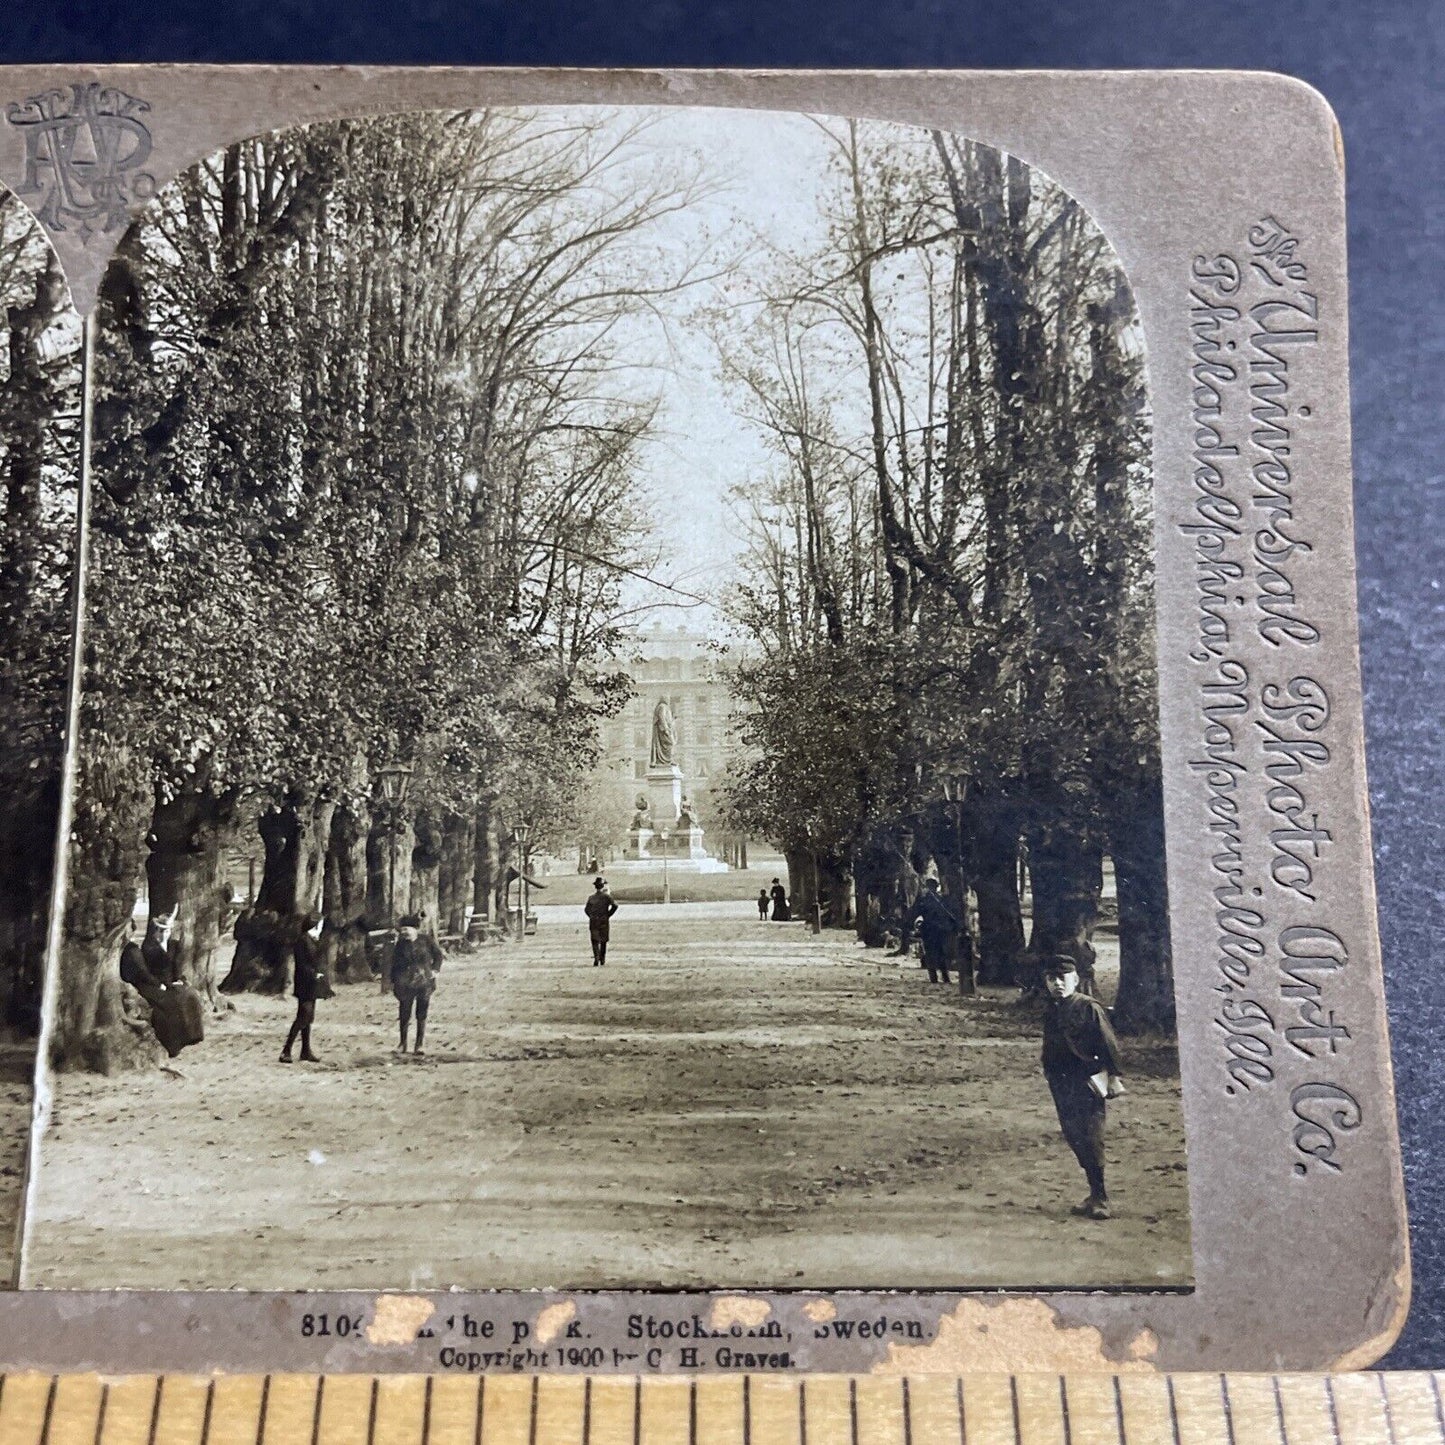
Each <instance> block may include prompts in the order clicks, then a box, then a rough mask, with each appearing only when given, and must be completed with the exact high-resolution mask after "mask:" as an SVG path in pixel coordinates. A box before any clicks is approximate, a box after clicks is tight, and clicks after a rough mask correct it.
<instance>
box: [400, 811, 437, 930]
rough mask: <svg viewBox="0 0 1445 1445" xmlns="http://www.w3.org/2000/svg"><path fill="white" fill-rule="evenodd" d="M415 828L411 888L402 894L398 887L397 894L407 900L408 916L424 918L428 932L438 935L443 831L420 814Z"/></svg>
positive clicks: (425, 815)
mask: <svg viewBox="0 0 1445 1445" xmlns="http://www.w3.org/2000/svg"><path fill="white" fill-rule="evenodd" d="M412 827H413V842H412V850H411V880H410V886H409V888H408V889H407V891H406V892H405V893H403V892H401V889H400V885H398V890H397V891H398V894H399V896H401V897H403V898H406V899H407V912H408V913H419V914H421V915H422V919H423V922H424V925H425V929H426V932H428V933H436V932H437V931H438V928H439V927H440V924H439V920H440V917H441V904H440V897H439V893H440V882H441V876H440V875H441V861H442V830H441V828H440V827H438V825H437V824H436V822H435V821H434V820H433V819H432V817H431V816H430V814H427V813H422V814H419V815H418V817H417V819H416V821H415V823H414V824H413V825H412Z"/></svg>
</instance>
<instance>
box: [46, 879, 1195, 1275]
mask: <svg viewBox="0 0 1445 1445" xmlns="http://www.w3.org/2000/svg"><path fill="white" fill-rule="evenodd" d="M576 918H577V914H576V911H575V910H565V911H563V910H557V912H556V914H553V913H551V912H548V911H545V910H544V912H543V926H542V928H541V930H540V932H539V934H538V935H537V936H536V937H535V938H533V939H529V940H528V941H527V943H526V945H525V946H524V947H522V948H509V949H501V948H497V949H492V950H488V951H483V952H478V953H476V954H473V955H471V956H469V957H464V958H457V959H452V960H449V961H448V963H447V966H446V968H445V969H444V970H443V973H442V976H441V980H440V983H439V985H438V989H437V993H436V996H435V999H434V1001H433V1007H432V1023H431V1030H432V1032H431V1034H430V1035H429V1036H428V1039H427V1043H428V1046H429V1048H428V1054H427V1056H426V1058H425V1059H423V1060H419V1061H416V1060H411V1059H399V1058H396V1057H394V1056H393V1055H392V1054H391V1052H390V1050H391V1048H392V1046H393V1044H394V1042H395V1038H394V1027H395V1024H394V1009H395V1005H394V1003H393V1001H392V1000H391V998H390V997H389V996H386V997H383V996H380V995H378V993H377V992H376V991H375V990H374V989H373V988H372V987H369V986H355V987H352V988H348V989H344V990H342V991H341V993H340V995H339V996H338V997H337V998H335V999H332V1000H329V1001H326V1002H323V1003H321V1004H320V1005H319V1020H318V1028H317V1041H316V1046H317V1049H318V1052H319V1053H320V1054H321V1056H322V1060H323V1062H322V1063H321V1064H319V1065H309V1066H304V1065H300V1064H296V1065H293V1066H291V1067H290V1068H287V1067H285V1066H282V1065H280V1064H278V1063H277V1061H276V1056H277V1053H278V1052H279V1047H280V1042H281V1039H282V1037H283V1036H284V1033H285V1029H286V1023H287V1020H288V1017H289V1014H290V1003H289V1000H286V1001H283V1000H275V999H271V1000H267V999H257V998H244V999H242V1000H241V1001H240V1006H239V1008H238V1010H237V1012H236V1013H235V1014H234V1015H232V1016H231V1017H229V1018H227V1019H224V1020H220V1021H218V1022H217V1023H216V1024H215V1026H214V1027H213V1028H212V1030H211V1033H210V1036H209V1037H208V1038H207V1040H206V1042H205V1044H203V1045H201V1046H200V1047H198V1048H196V1049H192V1050H190V1051H188V1052H187V1053H186V1054H184V1055H183V1056H182V1058H181V1059H180V1060H179V1061H178V1065H179V1069H180V1072H181V1075H182V1077H179V1078H177V1077H172V1076H171V1075H169V1074H166V1073H155V1074H149V1075H139V1076H130V1077H125V1078H119V1079H103V1078H94V1077H77V1076H67V1077H64V1078H61V1079H60V1080H58V1087H57V1101H56V1111H55V1113H56V1123H55V1125H54V1127H53V1128H52V1130H51V1133H50V1135H49V1136H48V1137H47V1139H46V1141H45V1145H44V1162H43V1166H42V1170H41V1178H40V1190H39V1198H38V1207H37V1211H36V1215H35V1217H34V1219H33V1221H32V1226H31V1230H30V1235H29V1243H28V1252H27V1268H26V1283H27V1284H30V1285H37V1286H72V1287H78V1286H85V1287H92V1288H94V1287H101V1286H136V1287H148V1288H164V1287H186V1286H190V1287H203V1288H204V1287H220V1288H226V1287H246V1288H253V1289H288V1288H289V1289H294V1288H298V1287H306V1286H313V1287H333V1288H339V1287H347V1288H384V1287H392V1288H419V1287H444V1286H448V1285H459V1286H465V1287H471V1288H487V1287H496V1288H511V1287H519V1288H525V1287H540V1286H574V1287H599V1286H617V1285H642V1286H647V1285H660V1286H667V1287H674V1288H675V1287H683V1286H698V1285H723V1286H739V1287H744V1286H753V1287H765V1286H766V1287H803V1286H807V1287H844V1286H876V1287H886V1286H898V1287H909V1286H911V1287H949V1286H982V1285H1032V1286H1049V1285H1059V1286H1066V1285H1110V1284H1112V1285H1124V1284H1133V1285H1153V1286H1159V1285H1179V1284H1184V1283H1187V1282H1188V1279H1189V1273H1190V1262H1189V1245H1188V1219H1187V1214H1188V1204H1187V1190H1186V1183H1185V1173H1184V1147H1183V1133H1182V1123H1181V1118H1180V1110H1179V1084H1178V1077H1177V1067H1176V1062H1175V1058H1174V1054H1173V1051H1172V1049H1165V1048H1158V1047H1156V1048H1153V1049H1143V1048H1140V1047H1137V1046H1136V1047H1132V1048H1130V1049H1129V1050H1128V1055H1127V1057H1128V1063H1129V1065H1130V1078H1129V1088H1130V1092H1129V1094H1128V1096H1127V1097H1126V1098H1125V1099H1123V1100H1121V1101H1119V1103H1118V1104H1115V1105H1111V1119H1110V1127H1111V1137H1110V1154H1111V1158H1112V1160H1113V1161H1114V1162H1113V1164H1112V1167H1111V1180H1110V1182H1111V1192H1112V1193H1113V1194H1114V1195H1115V1196H1116V1200H1117V1217H1116V1218H1115V1219H1113V1220H1111V1221H1109V1222H1107V1223H1090V1222H1086V1221H1081V1220H1078V1219H1074V1218H1072V1217H1071V1216H1070V1214H1069V1212H1068V1206H1069V1205H1070V1204H1072V1203H1074V1202H1076V1201H1077V1200H1078V1199H1079V1198H1080V1197H1081V1196H1082V1194H1083V1193H1084V1188H1083V1179H1082V1175H1081V1173H1080V1171H1079V1170H1078V1167H1077V1166H1076V1165H1075V1163H1074V1161H1073V1159H1072V1157H1071V1156H1070V1155H1069V1154H1068V1152H1067V1150H1066V1149H1065V1147H1064V1145H1063V1142H1062V1140H1061V1139H1060V1138H1059V1135H1058V1129H1057V1125H1056V1123H1055V1121H1054V1117H1053V1112H1052V1108H1051V1106H1050V1104H1049V1099H1048V1093H1047V1090H1046V1088H1045V1087H1044V1084H1043V1081H1042V1078H1041V1076H1040V1074H1039V1071H1038V1063H1037V1058H1038V1040H1037V1029H1038V1024H1037V1021H1036V1020H1035V1019H1032V1018H1030V1017H1028V1016H1027V1015H1026V1014H1025V1013H1023V1012H1022V1011H1020V1010H1018V1009H1017V1008H1015V1007H1013V1006H1012V1005H1011V1004H1010V1003H1009V1002H1008V1001H1007V999H1006V998H1004V997H1003V996H1002V995H1000V996H998V997H988V998H982V999H977V1000H964V999H960V998H959V997H958V995H957V994H956V993H955V992H953V991H952V990H945V989H943V988H942V987H941V986H939V987H934V988H930V986H929V984H928V982H927V979H926V977H925V975H923V973H922V972H921V971H920V970H919V969H918V968H917V967H916V966H910V967H902V966H900V961H898V960H891V959H885V958H883V957H882V956H881V955H880V954H879V953H878V952H876V951H865V950H863V949H861V948H859V947H857V946H855V945H854V944H853V943H852V942H851V940H850V939H849V938H847V937H828V936H827V935H824V936H823V937H822V938H819V939H815V938H813V937H812V936H811V935H810V934H808V933H807V932H806V930H805V929H804V928H803V927H802V926H801V925H785V926H779V925H773V924H761V923H759V922H758V921H757V918H756V915H755V914H752V915H751V916H749V913H748V906H747V905H744V906H742V907H739V905H737V904H719V905H707V904H696V905H689V906H687V907H685V908H676V907H675V908H673V909H670V910H664V909H661V908H645V907H636V908H629V909H626V910H624V911H623V912H622V913H621V914H620V915H619V917H618V919H617V921H616V923H615V925H614V934H613V939H614V941H613V946H612V957H611V960H610V962H609V964H608V967H607V968H606V969H597V968H593V967H591V966H590V963H589V960H588V950H587V943H586V938H585V932H584V929H583V927H582V926H581V925H580V924H579V923H578V922H576V921H575V920H576Z"/></svg>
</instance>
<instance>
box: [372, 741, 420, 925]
mask: <svg viewBox="0 0 1445 1445" xmlns="http://www.w3.org/2000/svg"><path fill="white" fill-rule="evenodd" d="M411 775H412V767H411V764H410V763H398V762H390V763H387V764H386V766H385V767H383V768H382V769H381V770H380V771H379V772H378V773H377V782H378V783H380V785H381V797H382V801H383V802H385V804H386V818H387V832H388V834H389V835H390V840H391V846H390V848H389V849H388V852H387V865H386V867H387V871H386V911H387V923H388V926H390V927H394V926H395V924H396V920H397V918H398V917H399V916H400V914H401V911H402V910H401V909H399V908H398V907H397V906H396V854H397V849H398V847H399V846H400V842H401V810H402V808H403V807H404V806H405V804H406V795H407V792H408V791H409V789H410V788H411Z"/></svg>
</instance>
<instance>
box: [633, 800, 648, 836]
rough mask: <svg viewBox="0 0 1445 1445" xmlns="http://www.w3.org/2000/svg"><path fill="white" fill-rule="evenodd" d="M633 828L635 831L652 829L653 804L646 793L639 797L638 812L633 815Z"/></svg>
mask: <svg viewBox="0 0 1445 1445" xmlns="http://www.w3.org/2000/svg"><path fill="white" fill-rule="evenodd" d="M632 827H633V830H634V831H635V830H636V829H638V828H650V827H652V804H651V802H650V801H649V800H648V797H647V794H646V793H639V794H638V795H637V811H636V812H635V813H633V815H632Z"/></svg>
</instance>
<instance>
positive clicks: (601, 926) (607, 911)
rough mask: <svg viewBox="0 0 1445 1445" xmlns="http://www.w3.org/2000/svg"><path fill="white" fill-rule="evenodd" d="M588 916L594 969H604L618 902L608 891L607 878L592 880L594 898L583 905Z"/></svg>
mask: <svg viewBox="0 0 1445 1445" xmlns="http://www.w3.org/2000/svg"><path fill="white" fill-rule="evenodd" d="M582 909H583V912H585V913H586V915H587V932H588V935H589V936H590V937H591V939H592V967H593V968H603V967H605V966H606V963H607V940H608V937H609V936H610V935H611V932H612V915H613V914H614V913H616V912H617V900H616V899H615V898H614V897H613V896H612V895H611V894H610V893H609V892H608V891H607V880H606V879H605V878H594V879H593V880H592V896H591V897H590V898H589V899H588V900H587V902H586V903H584V904H583V905H582Z"/></svg>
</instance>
